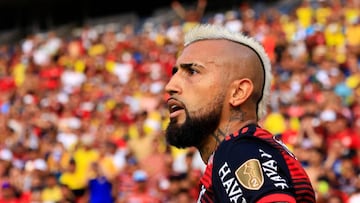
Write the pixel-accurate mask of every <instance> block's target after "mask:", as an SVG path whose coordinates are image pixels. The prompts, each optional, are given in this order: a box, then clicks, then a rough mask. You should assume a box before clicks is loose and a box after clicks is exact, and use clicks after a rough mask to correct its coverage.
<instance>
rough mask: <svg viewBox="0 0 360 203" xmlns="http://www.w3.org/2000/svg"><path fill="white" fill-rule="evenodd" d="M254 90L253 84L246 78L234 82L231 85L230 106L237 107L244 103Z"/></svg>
mask: <svg viewBox="0 0 360 203" xmlns="http://www.w3.org/2000/svg"><path fill="white" fill-rule="evenodd" d="M253 89H254V86H253V83H252V81H251V80H250V79H248V78H243V79H241V80H236V81H234V83H233V89H232V92H231V98H230V104H231V105H232V106H239V105H241V104H243V103H244V102H246V101H247V100H248V99H249V97H250V95H251V94H252V92H253Z"/></svg>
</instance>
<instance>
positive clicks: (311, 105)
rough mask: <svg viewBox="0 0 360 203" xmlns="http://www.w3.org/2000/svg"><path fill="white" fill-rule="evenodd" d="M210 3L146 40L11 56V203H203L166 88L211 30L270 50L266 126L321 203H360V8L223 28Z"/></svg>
mask: <svg viewBox="0 0 360 203" xmlns="http://www.w3.org/2000/svg"><path fill="white" fill-rule="evenodd" d="M206 4H207V2H206V0H198V1H197V2H196V5H195V6H194V7H185V6H183V5H181V3H180V2H177V1H174V2H173V3H172V4H171V8H172V9H173V11H174V13H176V15H177V18H175V19H171V20H168V21H166V23H160V24H156V23H153V24H151V23H150V24H149V23H144V24H143V26H142V27H141V28H140V29H136V28H135V26H134V25H132V24H127V25H125V26H123V27H122V28H121V29H120V30H115V29H112V28H111V27H109V28H107V29H103V30H99V29H95V27H91V26H88V25H84V26H83V27H82V28H81V32H80V33H78V34H71V35H70V34H69V36H68V37H59V35H58V34H57V33H56V32H54V31H49V32H46V33H34V34H29V35H28V36H27V37H26V38H24V39H22V40H21V41H19V42H18V43H16V44H12V45H8V44H3V45H0V203H20V202H21V203H27V202H31V203H36V202H44V203H50V202H53V203H55V202H56V203H68V202H69V203H82V202H89V203H100V202H101V203H115V202H116V203H125V202H129V203H133V202H142V203H145V202H146V203H147V202H152V203H156V202H168V203H182V202H186V203H191V202H195V201H196V197H197V195H198V181H199V178H200V177H201V175H202V172H203V170H204V164H203V163H202V161H201V159H200V157H199V154H198V152H197V151H196V149H193V148H190V149H181V150H180V149H176V148H173V147H169V146H168V145H166V143H165V140H164V136H163V134H164V133H163V131H164V128H165V126H166V124H167V122H168V115H167V114H168V111H167V106H166V103H165V101H166V97H167V95H166V93H165V91H164V85H165V84H166V82H167V81H168V79H169V77H170V76H171V69H172V66H173V64H174V62H175V60H176V56H177V54H178V52H179V51H181V48H180V47H181V46H182V36H183V34H184V33H186V32H187V31H188V30H189V29H190V28H191V27H193V26H195V25H196V24H198V23H202V22H206V23H214V24H222V25H224V26H226V27H227V28H229V29H230V30H233V31H236V32H244V33H245V34H247V35H249V36H253V37H255V38H256V39H257V40H259V41H260V42H261V43H262V44H263V45H264V47H265V49H266V51H267V53H268V55H269V56H270V59H271V62H272V65H273V66H272V67H273V74H274V80H273V83H272V94H271V103H270V104H269V106H268V115H267V116H266V117H265V119H263V120H262V121H261V125H262V126H263V127H264V128H265V129H267V130H269V131H270V132H272V133H273V134H274V135H275V136H277V137H278V138H279V139H281V140H282V141H283V142H284V144H285V145H286V146H287V147H288V148H289V150H290V151H292V152H293V153H294V154H295V155H296V156H297V157H298V159H299V160H300V161H301V162H302V163H303V166H304V167H305V169H306V170H307V172H308V174H309V176H310V179H311V181H312V184H313V186H314V188H315V190H316V195H317V201H318V202H320V203H322V202H329V203H341V202H344V203H354V202H360V176H359V174H360V37H359V36H360V1H359V0H328V1H324V0H317V1H310V0H304V1H301V3H300V4H299V5H297V6H296V7H295V8H294V9H292V10H291V11H289V12H286V13H283V12H280V11H279V10H277V9H274V8H272V7H268V8H266V9H265V10H263V11H262V12H256V10H255V9H254V8H253V7H252V6H251V5H250V4H247V3H241V4H240V5H237V6H235V7H234V8H232V9H229V10H225V11H222V12H216V13H214V14H211V15H206ZM204 51H206V50H204ZM189 88H191V87H189Z"/></svg>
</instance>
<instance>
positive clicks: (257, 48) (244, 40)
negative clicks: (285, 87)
mask: <svg viewBox="0 0 360 203" xmlns="http://www.w3.org/2000/svg"><path fill="white" fill-rule="evenodd" d="M211 39H224V40H229V41H233V42H236V43H239V44H243V45H245V46H247V47H249V48H250V49H252V50H253V51H254V52H255V53H256V54H257V55H258V57H259V59H260V61H261V63H262V66H263V71H264V80H265V81H264V85H263V90H262V96H261V100H260V101H259V102H258V106H257V112H256V113H257V117H258V119H259V120H260V119H261V118H263V117H264V116H265V115H266V113H267V110H266V109H267V105H268V103H269V96H270V86H271V80H272V74H271V63H270V59H269V57H268V55H267V54H266V52H265V50H264V47H263V46H262V45H261V44H260V43H259V42H258V41H256V40H255V39H254V38H251V37H249V36H246V35H244V34H242V33H239V32H231V31H229V30H227V29H226V28H224V27H222V26H218V25H212V24H200V25H198V26H196V27H194V28H193V29H192V30H190V31H188V32H187V33H186V34H185V38H184V46H188V45H189V44H191V43H193V42H196V41H199V40H211Z"/></svg>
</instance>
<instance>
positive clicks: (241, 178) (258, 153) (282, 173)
mask: <svg viewBox="0 0 360 203" xmlns="http://www.w3.org/2000/svg"><path fill="white" fill-rule="evenodd" d="M212 179H213V180H212V181H213V190H214V192H215V196H216V200H217V202H266V201H262V200H267V199H268V198H266V197H267V196H269V197H270V196H271V199H272V202H276V201H281V202H295V198H294V189H293V187H292V183H291V176H290V172H289V169H288V167H287V165H286V162H285V160H284V158H283V157H282V155H281V153H280V152H279V151H277V150H276V149H275V148H273V147H271V146H270V145H269V144H267V143H265V142H264V141H262V140H260V139H258V138H242V139H236V140H232V141H230V142H226V143H222V144H221V145H220V146H219V148H218V150H217V151H216V153H215V155H214V159H213V171H212ZM260 200H261V201H260Z"/></svg>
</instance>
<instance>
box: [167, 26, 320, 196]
mask: <svg viewBox="0 0 360 203" xmlns="http://www.w3.org/2000/svg"><path fill="white" fill-rule="evenodd" d="M271 77H272V76H271V64H270V61H269V58H268V56H267V55H266V53H265V51H264V49H263V47H262V46H261V45H260V44H259V43H257V42H256V41H255V40H254V39H252V38H249V37H246V36H243V35H242V34H240V33H232V32H230V31H228V30H226V29H225V28H223V27H218V26H215V25H200V26H197V27H195V28H194V29H192V30H191V31H189V32H188V33H186V35H185V47H184V49H183V50H182V52H181V54H180V55H179V57H178V59H177V61H176V64H175V67H174V68H173V76H172V78H171V79H170V81H169V83H168V84H167V85H166V91H167V92H168V93H169V99H168V101H167V104H168V107H169V111H170V123H169V125H168V127H167V129H166V139H167V141H168V143H169V144H171V145H173V146H176V147H178V148H185V147H192V146H194V147H196V148H197V149H198V150H199V152H200V154H201V157H202V159H203V161H204V162H205V163H206V164H207V168H206V170H205V173H204V175H203V177H202V178H201V181H200V182H201V184H202V186H201V192H200V194H199V199H198V202H221V203H223V202H242V203H245V202H315V194H314V190H313V188H312V186H311V183H310V181H309V178H308V176H307V174H306V173H305V171H304V170H303V168H302V167H301V164H300V163H299V162H298V161H297V160H296V158H295V157H294V156H293V155H292V154H291V153H290V152H289V151H288V150H286V148H285V147H284V145H283V144H281V142H280V141H278V140H276V139H274V138H273V137H274V136H273V135H271V134H270V133H269V132H268V131H266V130H264V129H262V128H261V127H260V126H259V124H258V121H259V120H260V119H261V118H262V117H263V116H264V115H265V113H266V105H267V101H268V96H269V91H270V83H271Z"/></svg>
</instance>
